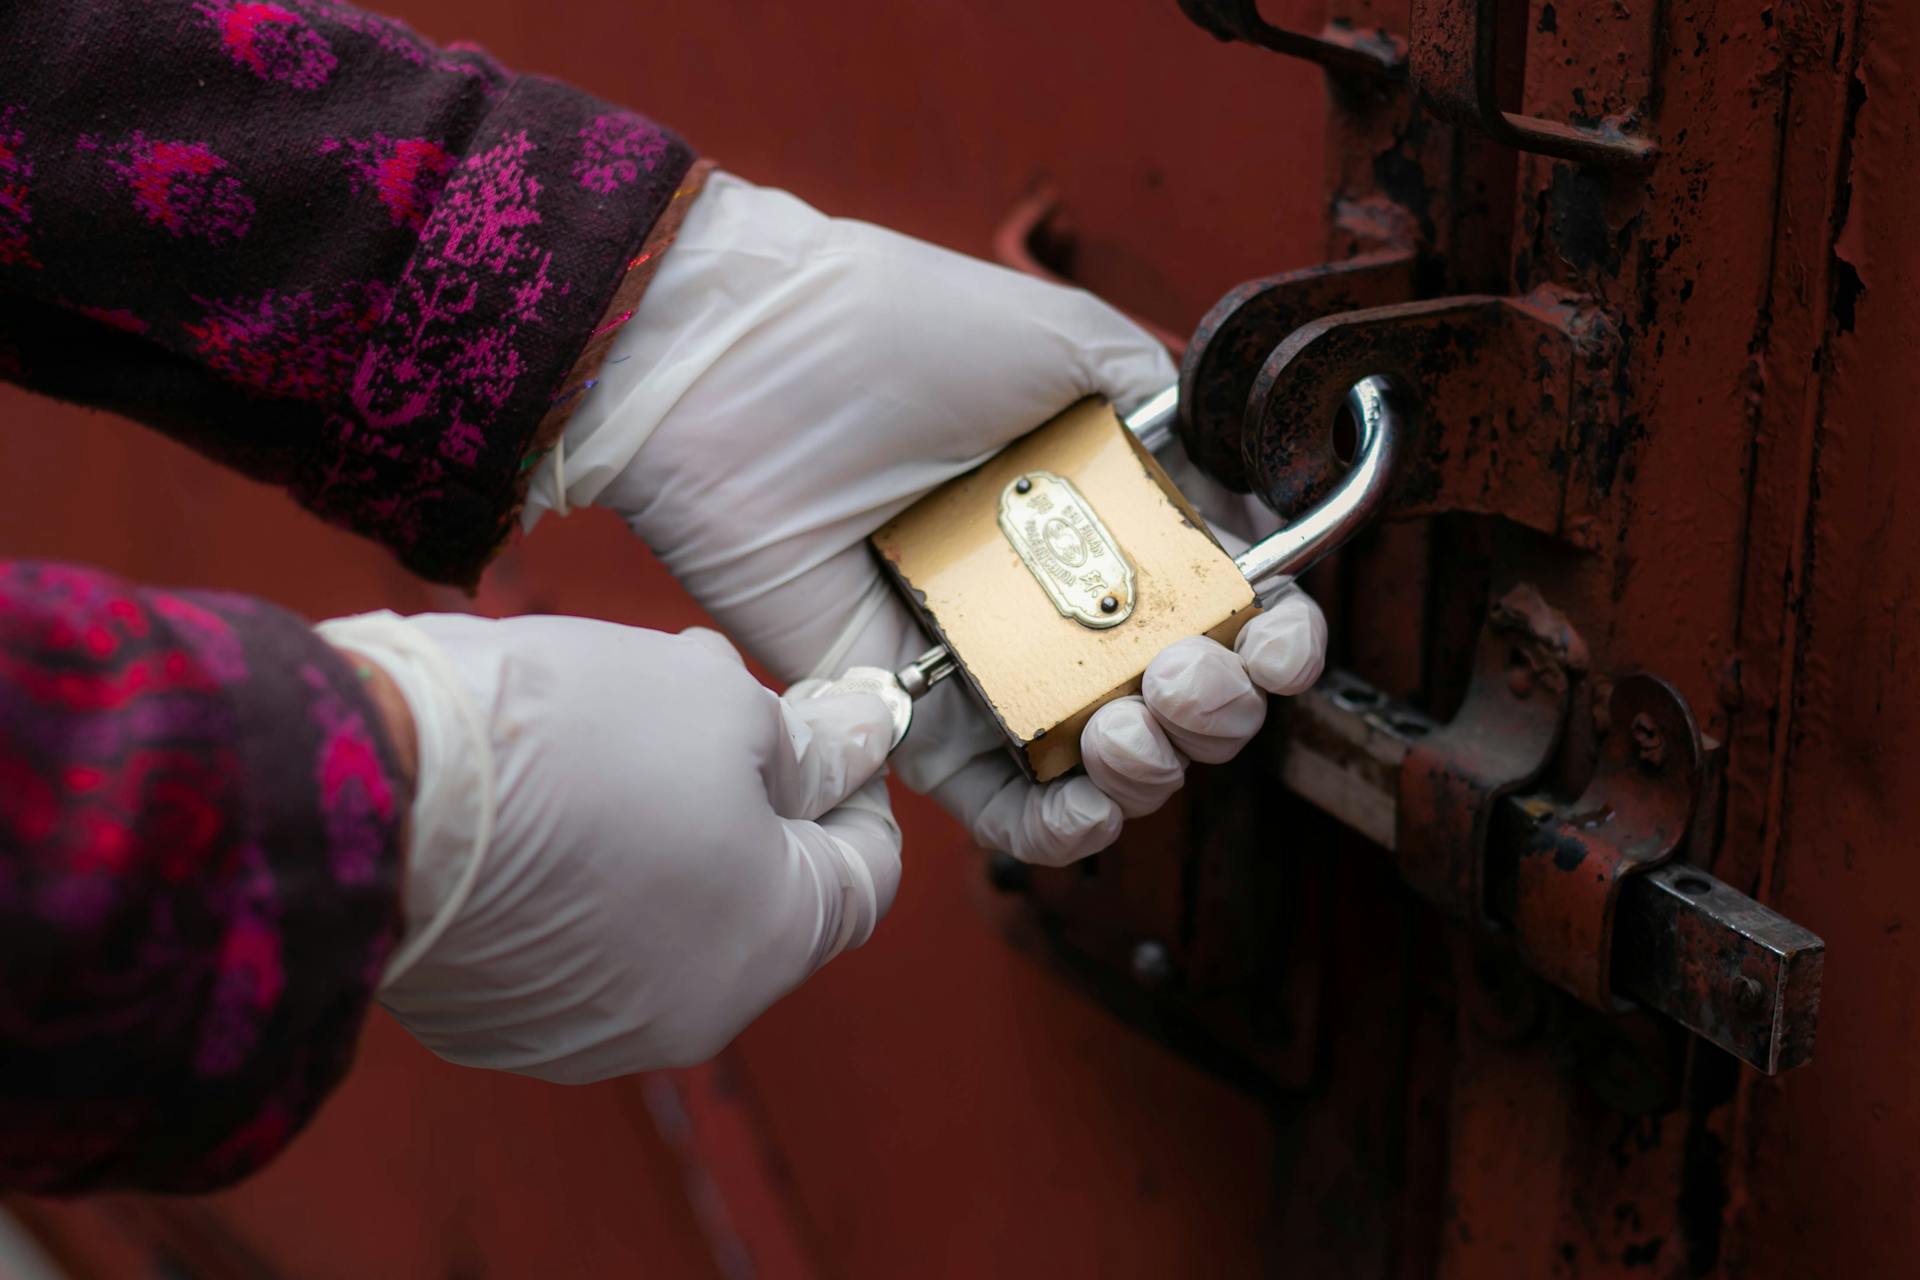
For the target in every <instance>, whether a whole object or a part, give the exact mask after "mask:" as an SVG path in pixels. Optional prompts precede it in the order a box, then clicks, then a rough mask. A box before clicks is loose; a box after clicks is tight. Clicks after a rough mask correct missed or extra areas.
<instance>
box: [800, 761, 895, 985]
mask: <svg viewBox="0 0 1920 1280" xmlns="http://www.w3.org/2000/svg"><path fill="white" fill-rule="evenodd" d="M786 830H787V839H788V842H789V844H790V846H791V848H792V849H793V850H794V852H795V853H796V854H798V855H799V857H800V859H801V861H802V863H803V864H804V865H805V866H806V867H807V868H808V870H809V871H810V872H811V873H812V876H813V880H814V886H815V895H814V903H815V916H814V919H813V921H812V925H813V945H812V948H811V954H810V955H809V957H808V965H807V972H808V973H812V972H813V971H814V970H816V969H818V968H819V967H820V966H821V965H823V964H825V963H826V962H827V961H829V960H831V959H833V958H834V957H835V956H837V955H839V954H840V953H841V952H842V951H845V950H847V949H848V948H850V947H857V946H859V945H860V944H862V943H863V942H865V941H866V940H867V939H868V938H869V937H871V936H872V935H873V930H874V926H875V925H877V924H879V923H880V918H881V917H882V916H884V915H886V914H887V909H888V908H889V907H891V906H892V905H893V897H894V894H895V893H897V892H898V891H899V888H900V824H899V823H897V822H895V821H894V819H893V812H892V810H891V809H890V808H889V807H888V805H887V790H886V784H885V783H883V782H881V781H880V780H879V779H878V778H876V779H874V780H873V781H872V782H870V783H868V784H867V785H866V786H864V787H861V788H859V789H858V790H856V791H855V792H854V794H853V795H852V796H850V797H849V798H848V800H847V803H846V804H844V805H842V806H840V807H839V808H837V809H835V810H833V811H832V812H831V813H828V814H825V815H823V816H822V817H821V819H820V820H819V821H818V822H799V821H788V822H787V823H786Z"/></svg>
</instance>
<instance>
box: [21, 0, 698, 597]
mask: <svg viewBox="0 0 1920 1280" xmlns="http://www.w3.org/2000/svg"><path fill="white" fill-rule="evenodd" d="M691 160H692V155H691V153H690V152H689V150H688V149H687V147H686V146H685V144H683V143H682V142H681V141H680V140H679V139H677V138H676V137H674V136H673V135H672V134H670V133H668V132H666V131H664V130H663V129H661V128H659V127H658V126H656V125H655V124H653V123H652V122H651V121H649V120H647V119H646V118H644V117H642V116H639V115H636V114H634V113H632V112H629V111H625V110H621V109H619V108H617V107H613V106H609V105H607V104H605V103H602V102H600V101H597V100H595V99H594V98H592V97H590V96H588V95H587V94H584V93H581V92H578V91H576V90H574V89H571V88H568V87H566V86H564V85H561V84H557V83H554V82H552V81H549V80H544V79H541V78H539V77H536V76H525V75H511V74H509V73H508V72H506V71H505V70H503V69H502V68H501V67H500V66H499V65H498V64H496V63H495V62H493V61H492V60H491V59H489V58H488V57H487V56H486V55H485V54H483V53H481V52H479V51H477V50H472V49H461V48H447V49H442V48H438V47H435V46H433V45H430V44H428V43H427V42H425V41H423V40H421V39H420V38H418V37H417V36H415V35H414V34H413V33H412V32H410V31H408V30H407V29H406V28H405V27H403V26H401V25H400V24H399V23H396V22H393V21H391V20H389V19H385V18H381V17H376V16H374V15H372V14H370V13H367V12H364V11H362V10H359V9H355V8H351V7H349V6H347V5H345V4H342V3H339V2H338V0H7V3H5V4H0V377H6V378H10V379H12V380H14V381H17V382H20V383H22V384H24V385H26V386H28V387H30V388H34V389H37V390H39V391H42V392H45V393H47V394H50V395H54V396H58V397H61V398H64V399H70V400H76V401H81V402H84V403H87V404H91V405H95V406H98V407H101V408H104V409H109V410H112V411H114V412H117V413H121V414H125V415H127V416H129V417H133V418H137V419H139V420H141V421H144V422H147V423H150V424H152V425H154V426H156V427H158V428H160V429H161V430H163V431H166V432H168V433H169V434H171V435H173V436H175V437H177V438H179V439H181V440H183V441H185V442H186V443H188V444H189V445H191V446H192V447H194V448H196V449H198V450H200V451H202V452H204V453H207V454H210V455H212V456H213V457H215V458H218V459H220V460H221V461H223V462H226V463H229V464H231V465H234V466H236V467H239V468H240V469H242V470H244V471H246V472H247V473H249V474H251V475H253V476H255V477H257V478H260V479H264V480H267V481H269V482H272V483H275V484H279V485H283V486H285V487H287V488H288V489H290V490H291V491H292V492H293V494H294V495H295V496H296V497H297V498H298V499H299V500H300V501H301V502H302V503H303V504H305V505H306V506H308V507H309V508H311V509H312V510H314V511H316V512H318V513H320V514H321V515H322V516H324V517H326V518H328V519H330V520H333V521H336V522H338V523H342V524H345V525H347V526H349V527H351V528H353V529H356V530H358V531H360V532H362V533H365V534H367V535H369V536H372V537H374V538H377V539H379V540H381V541H382V542H384V543H386V544H387V545H388V546H390V547H392V548H393V549H394V551H395V552H396V553H397V554H398V555H399V556H400V558H401V560H402V561H403V562H404V563H406V564H407V565H408V566H409V567H410V568H412V569H413V570H414V571H416V572H418V573H420V574H422V575H423V576H426V577H428V578H432V579H436V580H440V581H450V582H457V583H471V582H472V581H474V580H475V579H476V578H477V577H478V576H479V573H480V570H481V569H482V568H483V567H484V565H485V563H486V561H487V559H488V558H489V557H490V555H491V554H492V552H493V551H494V550H495V549H496V548H497V547H498V546H499V544H500V543H501V542H502V541H503V540H504V538H505V537H506V536H507V534H508V532H509V531H510V529H511V527H512V517H513V513H514V510H515V508H516V507H517V506H518V504H519V501H520V499H521V498H522V497H523V496H524V493H525V485H526V479H527V473H528V472H529V471H530V470H531V467H532V463H533V462H534V461H535V460H536V459H537V457H538V456H539V454H540V452H541V451H542V450H543V448H544V447H545V446H547V445H548V444H550V443H551V441H552V440H553V439H555V438H557V436H558V434H559V431H560V427H561V426H562V425H563V423H564V421H565V417H566V415H567V413H568V411H569V409H570V407H571V404H572V401H573V398H574V397H575V396H577V394H578V393H579V392H580V390H581V389H582V388H583V387H585V386H590V385H591V375H592V373H593V368H594V363H595V361H596V360H597V356H598V352H599V351H600V350H603V349H604V346H605V345H606V341H607V339H608V336H609V333H610V331H611V330H612V329H613V328H615V327H617V326H618V324H619V323H620V322H621V321H622V319H624V317H625V316H626V315H628V314H631V312H632V309H633V306H634V304H635V301H636V299H637V297H638V294H639V291H640V289H641V288H643V287H644V284H645V280H646V278H647V275H648V274H649V273H650V271H651V264H652V263H653V261H654V260H655V259H656V258H657V254H658V252H659V250H660V249H661V248H662V247H663V246H664V243H665V240H666V238H668V237H670V235H671V228H672V225H673V224H674V223H675V221H676V220H677V214H678V212H679V211H680V210H681V209H683V208H684V206H685V205H686V204H687V203H688V200H687V199H686V198H685V196H686V195H687V194H688V193H689V192H690V189H691V187H692V186H693V185H696V184H697V175H698V173H699V170H698V169H697V168H694V167H693V166H692V165H691ZM676 197H680V198H676Z"/></svg>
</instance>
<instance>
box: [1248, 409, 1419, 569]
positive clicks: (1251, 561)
mask: <svg viewBox="0 0 1920 1280" xmlns="http://www.w3.org/2000/svg"><path fill="white" fill-rule="evenodd" d="M1346 407H1347V411H1348V412H1349V413H1351V414H1352V415H1353V421H1354V426H1355V429H1356V433H1357V436H1358V440H1357V442H1356V445H1355V448H1354V458H1353V463H1352V465H1351V466H1349V467H1348V468H1347V473H1346V474H1345V475H1344V476H1342V477H1340V480H1339V481H1338V483H1336V484H1335V485H1334V486H1333V489H1332V490H1331V491H1330V492H1329V493H1328V494H1327V495H1326V497H1324V498H1322V499H1320V501H1318V502H1316V503H1314V504H1313V505H1312V506H1311V507H1309V508H1308V509H1307V510H1306V511H1304V512H1302V513H1301V514H1300V515H1299V516H1297V517H1296V518H1295V519H1293V520H1291V521H1289V522H1288V523H1286V524H1284V525H1282V526H1281V527H1280V528H1279V529H1277V530H1275V531H1274V532H1273V533H1270V534H1268V535H1267V536H1266V537H1264V538H1262V539H1261V540H1260V541H1258V542H1256V543H1254V544H1253V545H1252V546H1251V547H1248V548H1247V549H1246V550H1245V551H1243V552H1242V553H1241V554H1240V555H1238V556H1236V557H1235V558H1234V564H1235V565H1236V566H1238V568H1239V570H1240V572H1241V573H1243V574H1245V575H1246V578H1247V581H1248V582H1250V583H1252V584H1253V586H1254V591H1255V595H1256V596H1257V598H1258V599H1259V601H1260V603H1261V605H1263V606H1264V605H1266V604H1269V603H1270V602H1271V601H1272V600H1273V598H1274V597H1275V596H1277V595H1279V594H1280V592H1281V591H1282V590H1284V589H1285V588H1286V586H1287V585H1288V584H1289V583H1291V582H1292V581H1293V580H1294V579H1295V578H1296V577H1298V576H1299V575H1301V574H1303V573H1305V572H1306V571H1307V570H1308V569H1311V568H1312V567H1313V566H1314V565H1316V564H1318V563H1319V562H1320V561H1321V560H1323V559H1325V558H1326V557H1327V556H1329V555H1331V554H1332V553H1333V552H1334V551H1335V550H1337V549H1338V548H1339V547H1340V546H1341V545H1342V544H1343V543H1345V542H1346V541H1347V539H1349V538H1351V537H1352V536H1353V535H1354V534H1355V533H1357V532H1359V530H1360V528H1361V526H1362V525H1364V524H1366V523H1367V522H1368V521H1369V520H1371V519H1373V517H1374V516H1376V515H1378V514H1379V512H1380V510H1381V508H1382V507H1384V506H1385V505H1386V501H1387V497H1388V495H1389V493H1390V491H1391V490H1392V488H1393V477H1394V474H1395V472H1396V471H1397V470H1398V469H1399V465H1400V458H1401V454H1402V453H1403V452H1404V450H1405V446H1406V435H1407V421H1408V413H1407V410H1406V397H1405V395H1404V393H1403V391H1402V389H1401V387H1400V384H1399V383H1398V382H1397V381H1396V380H1395V379H1393V378H1391V377H1388V376H1386V375H1384V374H1373V375H1370V376H1368V377H1365V378H1362V379H1360V380H1359V381H1358V382H1356V383H1354V384H1353V386H1352V387H1350V388H1349V389H1348V391H1347V398H1346Z"/></svg>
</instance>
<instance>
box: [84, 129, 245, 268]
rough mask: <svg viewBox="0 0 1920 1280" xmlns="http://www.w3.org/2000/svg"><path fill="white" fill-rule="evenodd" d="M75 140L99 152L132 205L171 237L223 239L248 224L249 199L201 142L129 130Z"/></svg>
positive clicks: (238, 233) (238, 234)
mask: <svg viewBox="0 0 1920 1280" xmlns="http://www.w3.org/2000/svg"><path fill="white" fill-rule="evenodd" d="M78 145H79V148H80V150H82V151H97V152H99V153H100V155H101V157H102V158H103V159H104V161H105V162H106V166H107V168H108V169H109V170H111V171H112V172H113V173H114V174H115V175H117V176H118V177H119V178H120V180H121V181H122V182H124V183H125V184H126V187H127V189H128V190H129V191H130V192H131V193H132V196H133V204H134V207H135V208H136V209H138V210H139V211H140V213H141V214H142V215H143V216H144V217H145V218H146V219H147V220H148V221H149V222H154V223H158V224H159V225H160V226H162V227H164V228H166V230H167V232H168V234H170V235H172V236H174V237H176V238H179V237H187V236H191V237H194V238H196V239H200V240H205V241H206V242H207V243H209V244H225V243H227V242H229V241H232V240H238V239H239V238H240V237H241V236H244V235H246V234H247V231H248V229H249V228H250V227H251V226H252V225H253V212H254V205H253V200H252V198H251V197H249V196H248V195H247V193H246V191H245V190H244V189H243V188H242V187H241V185H240V179H238V178H236V177H234V176H233V175H232V174H231V173H229V172H227V169H228V165H227V162H226V161H225V160H223V159H221V158H220V157H219V156H217V155H215V154H214V153H213V151H212V150H211V149H210V148H209V147H208V146H207V144H206V143H204V142H175V141H169V140H166V139H159V138H149V137H147V136H146V135H145V134H144V133H142V132H140V131H139V130H138V129H135V130H134V131H133V133H132V134H131V135H130V136H129V137H128V138H127V139H126V140H125V141H124V142H119V143H112V144H109V143H105V142H102V141H101V140H100V139H99V138H98V137H96V136H95V135H92V134H82V135H81V137H80V141H79V144H78Z"/></svg>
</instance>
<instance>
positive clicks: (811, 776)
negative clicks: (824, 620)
mask: <svg viewBox="0 0 1920 1280" xmlns="http://www.w3.org/2000/svg"><path fill="white" fill-rule="evenodd" d="M812 687H817V686H813V685H812V682H808V684H803V685H799V686H796V687H795V688H794V689H792V690H789V691H788V693H787V696H786V697H784V698H782V699H781V700H780V711H781V719H782V721H783V722H784V724H785V726H786V731H787V748H788V750H789V751H790V752H791V756H790V758H789V759H787V760H783V761H781V762H780V763H781V764H782V765H783V766H785V767H781V768H777V769H775V770H774V776H775V778H777V779H778V782H777V783H776V784H775V785H773V786H770V787H769V792H770V799H771V800H772V802H773V807H774V811H775V812H776V813H778V814H779V815H780V816H781V817H783V818H799V819H801V820H803V821H807V822H811V821H813V820H814V819H816V818H818V817H820V816H821V815H822V814H824V813H827V812H828V811H829V810H832V809H836V808H838V807H839V806H840V804H841V803H842V802H843V801H844V800H846V799H847V797H849V796H851V795H852V794H853V793H854V792H856V791H858V790H859V789H860V788H861V787H863V786H865V785H866V783H867V782H868V781H870V780H871V779H872V778H873V777H874V775H876V774H877V773H879V772H880V769H881V767H882V766H883V765H885V764H886V761H887V752H888V750H890V749H891V748H892V746H893V713H892V712H891V711H889V710H888V709H887V704H886V703H885V702H883V701H881V700H880V698H878V697H877V696H875V695H874V694H871V693H841V694H831V695H828V696H826V697H811V696H808V695H809V693H810V691H811V688H812Z"/></svg>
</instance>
